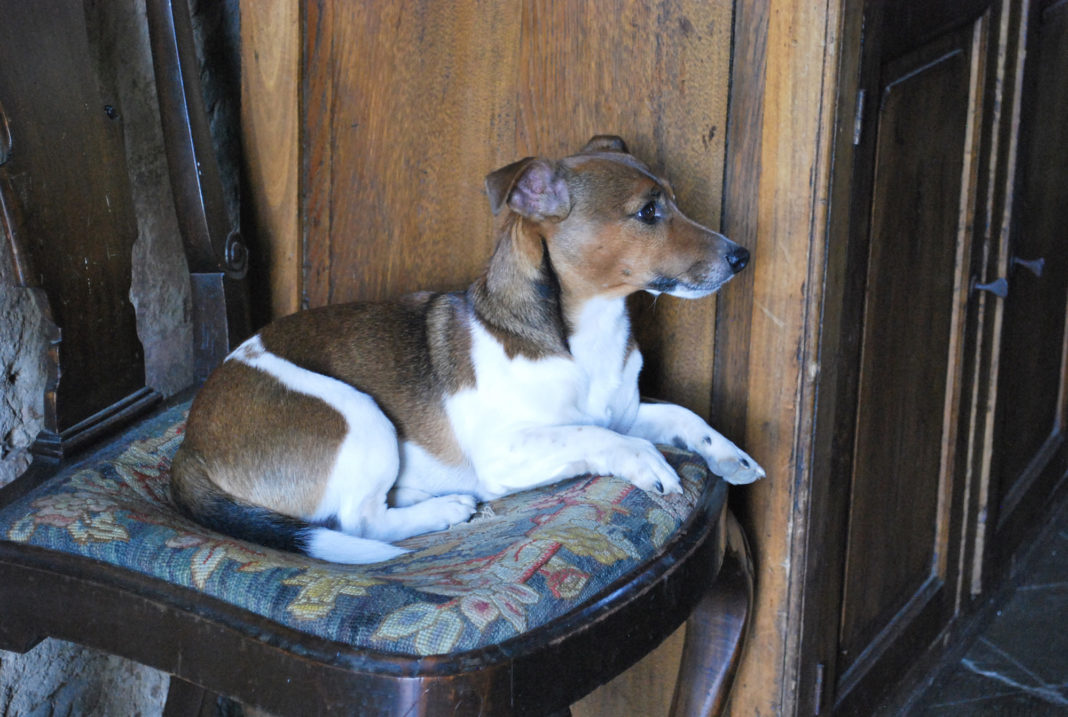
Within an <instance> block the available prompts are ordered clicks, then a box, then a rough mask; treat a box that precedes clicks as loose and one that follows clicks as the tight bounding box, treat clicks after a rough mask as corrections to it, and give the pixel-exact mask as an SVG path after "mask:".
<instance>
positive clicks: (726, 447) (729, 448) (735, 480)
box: [698, 434, 765, 485]
mask: <svg viewBox="0 0 1068 717" xmlns="http://www.w3.org/2000/svg"><path fill="white" fill-rule="evenodd" d="M698 451H699V452H700V453H701V456H702V457H703V458H704V459H705V462H706V463H708V468H709V470H711V471H712V472H713V473H715V474H716V475H718V476H720V477H721V478H723V480H725V481H727V482H728V483H730V484H732V485H744V484H746V483H752V482H753V481H755V480H759V479H761V478H763V477H764V475H765V473H764V469H763V468H761V467H760V464H759V463H757V462H756V461H754V460H753V459H752V458H751V457H750V456H749V454H747V453H746V452H745V451H743V450H742V449H741V448H739V447H738V446H736V445H734V444H733V443H732V442H731V441H729V440H727V439H726V438H724V437H723V436H721V435H719V434H715V435H710V436H708V437H707V438H705V439H704V440H703V441H702V442H701V445H700V446H699V447H698Z"/></svg>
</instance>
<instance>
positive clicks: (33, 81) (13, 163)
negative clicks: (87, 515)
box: [0, 0, 144, 440]
mask: <svg viewBox="0 0 1068 717" xmlns="http://www.w3.org/2000/svg"><path fill="white" fill-rule="evenodd" d="M97 65H98V62H97V57H96V55H95V54H94V48H93V47H91V45H90V41H89V29H88V27H87V17H86V9H85V8H83V7H82V5H81V4H80V3H74V4H72V3H66V2H54V1H53V2H34V3H23V2H17V1H11V0H5V2H3V4H2V5H0V105H2V106H3V108H4V113H5V115H6V119H7V122H8V126H9V128H10V137H11V143H10V144H11V148H12V150H11V153H10V157H9V159H8V161H7V162H6V163H5V164H4V165H3V169H2V170H0V172H2V173H3V175H4V177H3V179H4V180H5V182H10V188H11V190H12V195H13V196H9V197H5V199H4V201H5V202H9V201H10V202H11V203H12V204H13V205H17V209H18V212H17V214H18V216H19V218H20V224H19V226H17V227H14V233H15V237H14V239H16V240H19V241H20V244H21V247H20V253H23V254H24V255H25V256H24V257H23V258H25V257H32V266H33V274H32V275H30V276H24V277H22V278H23V279H24V280H25V281H26V282H27V283H28V284H29V285H31V286H34V287H40V288H42V289H44V291H45V294H46V295H47V297H48V303H49V306H50V308H51V312H52V317H51V318H52V319H53V321H54V322H55V324H56V325H57V326H59V328H60V330H61V332H62V337H61V339H60V340H59V341H57V342H56V343H57V344H58V346H57V347H56V348H57V349H58V361H56V360H55V359H56V358H57V357H56V356H55V355H53V357H52V360H53V361H54V362H55V365H54V367H53V371H55V372H57V375H56V378H57V379H58V385H56V386H53V387H50V390H49V392H48V395H47V396H46V406H45V413H46V417H45V428H46V431H48V432H50V433H54V434H57V436H56V440H58V434H62V433H64V432H66V431H67V430H68V429H71V428H72V427H75V426H77V425H78V424H80V423H82V422H83V421H84V420H85V419H88V418H90V417H92V416H93V415H94V414H97V413H98V412H101V411H103V410H104V409H106V408H108V407H109V406H112V405H114V404H117V403H118V402H120V401H122V400H123V399H125V398H126V397H127V396H130V395H132V394H134V393H135V392H137V391H139V390H140V389H143V387H144V352H143V350H142V348H141V342H140V340H139V339H138V337H137V331H136V319H135V315H134V308H133V305H132V304H131V303H130V299H129V291H130V281H131V273H132V258H131V251H132V247H133V244H134V241H135V240H136V239H137V232H138V229H137V223H136V219H135V217H134V210H133V203H132V202H133V200H132V197H131V193H130V184H129V177H128V172H127V167H126V153H125V146H124V142H123V126H122V125H123V116H122V108H121V106H119V103H118V98H116V97H113V96H103V92H104V91H105V88H103V87H102V86H101V82H100V81H99V77H98V75H97V72H96V71H97ZM51 388H54V389H55V390H54V392H53V391H52V390H51Z"/></svg>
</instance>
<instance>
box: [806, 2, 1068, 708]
mask: <svg viewBox="0 0 1068 717" xmlns="http://www.w3.org/2000/svg"><path fill="white" fill-rule="evenodd" d="M1043 5H1045V7H1043ZM1064 6H1065V5H1064V3H1060V4H1053V3H1044V4H1043V3H1040V4H1038V6H1037V7H1031V8H1029V7H1028V3H1026V2H1023V3H1020V2H1005V3H1002V2H982V1H980V2H956V1H947V2H940V3H936V2H931V3H910V4H908V5H907V6H902V7H898V6H894V7H890V4H888V3H881V2H874V1H872V2H868V3H866V4H865V5H864V7H863V9H862V10H858V11H857V14H856V16H854V17H853V18H852V23H853V25H852V28H853V30H854V31H855V32H858V33H862V36H861V37H860V42H859V50H858V51H857V54H856V57H857V59H858V60H859V64H858V66H857V68H856V69H857V77H858V80H857V86H856V94H855V97H856V99H855V104H854V106H853V107H852V108H849V107H848V106H845V107H841V108H840V109H839V119H838V123H837V129H838V132H839V133H840V137H839V142H840V143H843V142H845V143H848V149H847V151H846V153H845V155H846V156H847V157H849V162H848V165H847V163H846V162H842V163H839V164H838V165H837V166H836V168H835V172H836V173H839V175H840V176H839V177H838V180H837V181H838V182H839V186H844V187H846V189H845V190H843V191H842V194H841V196H842V197H848V203H846V204H840V205H838V206H837V207H832V210H831V211H832V222H834V221H836V222H837V225H836V226H837V228H836V229H832V237H837V238H838V239H840V240H841V242H842V245H841V248H840V249H839V251H838V252H837V253H836V254H834V255H832V262H835V261H837V262H838V264H837V270H838V271H839V272H840V273H839V274H837V277H838V280H839V282H840V283H839V284H837V285H836V286H834V287H832V288H831V289H830V290H829V296H831V297H832V300H833V301H836V302H841V303H840V304H839V305H838V306H837V307H836V311H833V312H830V314H829V315H830V316H832V317H833V318H834V319H836V320H837V323H836V324H825V325H824V326H823V329H824V331H825V335H824V336H823V339H824V346H825V351H826V350H830V352H831V353H829V354H828V353H825V354H824V358H823V361H824V364H825V366H827V367H828V368H829V369H830V370H829V371H827V372H826V374H825V375H826V376H827V377H833V378H834V379H835V381H834V383H833V385H827V384H825V385H824V386H823V387H822V395H823V396H825V397H826V399H827V400H828V401H829V402H830V403H831V404H832V406H833V410H825V411H823V412H822V418H823V420H822V421H819V422H817V425H816V429H815V430H816V432H817V444H818V445H821V446H822V447H823V450H824V451H826V453H825V454H824V456H823V457H822V459H821V460H822V462H821V463H819V465H820V466H822V467H823V468H824V469H825V470H826V471H827V473H826V475H825V476H820V475H819V474H818V473H817V474H816V475H814V477H813V483H814V486H813V491H814V493H815V494H817V495H818V497H819V500H817V501H816V503H815V504H816V505H817V506H818V507H819V508H821V509H822V510H826V511H827V514H826V515H824V516H820V517H819V518H814V521H815V522H814V525H815V526H816V527H817V528H818V529H817V530H815V531H813V533H812V534H811V539H810V543H809V554H808V556H807V557H808V560H809V563H808V564H809V565H814V566H815V567H813V568H812V569H811V570H810V573H809V574H808V575H806V576H805V584H806V586H807V589H806V594H807V595H809V596H811V598H812V599H813V600H812V603H811V607H810V608H809V610H808V612H807V614H806V616H805V620H806V621H807V622H806V626H807V627H808V630H807V631H806V632H807V635H806V636H805V638H804V640H805V641H804V643H803V647H802V650H801V657H800V659H801V661H802V667H801V672H802V675H803V682H802V688H801V692H802V699H801V700H800V701H799V712H800V713H802V714H804V713H807V712H808V711H810V710H811V711H813V712H821V713H822V712H829V711H832V710H833V711H835V712H836V713H843V714H869V713H871V712H872V711H874V710H876V709H877V708H878V706H879V704H880V699H881V698H883V697H884V696H885V694H886V693H887V691H888V688H890V687H891V686H894V685H896V684H898V683H899V681H900V680H902V679H903V678H904V677H906V675H907V671H908V669H909V668H910V667H911V666H912V665H913V664H915V663H916V661H917V660H918V659H919V658H921V657H922V656H923V655H924V654H925V653H927V651H928V649H929V648H930V647H931V646H932V645H934V644H935V643H936V641H937V640H938V639H939V638H942V637H945V636H952V634H953V630H954V627H955V626H956V625H957V624H958V623H959V622H961V620H962V618H965V617H966V616H967V614H968V608H969V606H970V604H971V601H972V598H973V597H974V596H976V595H980V594H982V590H983V587H984V580H983V575H982V569H983V566H987V569H988V571H990V573H991V575H992V576H993V577H994V578H995V579H994V580H993V582H996V577H997V576H1001V575H1003V574H1004V570H1005V566H1004V561H1005V559H1006V556H1008V555H1010V554H1011V553H1012V551H1013V550H1014V549H1015V548H1016V547H1018V545H1019V542H1020V539H1021V536H1022V533H1023V532H1024V527H1025V525H1027V524H1028V523H1029V522H1033V521H1034V520H1035V519H1036V517H1039V516H1040V514H1041V507H1042V504H1043V502H1044V501H1045V500H1047V499H1048V497H1049V496H1050V493H1051V490H1052V489H1053V488H1054V485H1055V484H1056V483H1057V482H1058V481H1060V480H1061V479H1062V478H1063V476H1064V472H1065V467H1064V450H1063V423H1064V412H1065V401H1064V398H1063V396H1064V376H1065V369H1064V324H1065V298H1066V292H1065V287H1066V281H1065V273H1064V272H1065V269H1064V265H1063V262H1064V260H1063V259H1062V258H1061V255H1063V254H1065V243H1064V234H1063V229H1060V233H1059V234H1058V228H1063V226H1065V222H1066V220H1068V216H1066V211H1065V207H1068V196H1065V189H1064V187H1065V186H1068V174H1066V170H1065V167H1068V153H1066V150H1065V147H1066V146H1068V135H1066V134H1065V132H1066V130H1065V128H1066V127H1068V125H1066V124H1065V122H1064V121H1063V118H1064V117H1065V116H1068V114H1066V112H1068V105H1066V104H1065V99H1064V97H1065V87H1066V77H1068V75H1066V68H1068V62H1066V59H1068V56H1066V55H1065V54H1064V49H1063V48H1064V47H1065V40H1066V38H1065V35H1064V27H1063V25H1064V19H1063V17H1061V16H1062V15H1063V14H1064V13H1063V8H1064ZM1058 23H1059V24H1058ZM861 28H863V29H862V30H861ZM1058 33H1059V36H1058ZM1029 46H1030V48H1031V49H1028V48H1029ZM1025 57H1027V58H1028V60H1027V63H1028V64H1027V66H1026V67H1025V66H1024V64H1023V63H1024V58H1025ZM1021 78H1024V79H1023V80H1022V82H1021ZM849 109H852V110H853V111H852V112H849V111H848V110H849ZM1058 113H1059V114H1058ZM1056 118H1061V119H1060V120H1058V119H1056ZM832 226H835V225H832ZM834 232H837V234H834ZM832 241H833V238H832ZM1014 258H1015V259H1023V260H1035V261H1026V263H1022V262H1021V261H1018V260H1017V261H1014ZM1039 258H1042V259H1044V262H1038V261H1037V260H1038V259H1039ZM1040 265H1041V274H1042V276H1041V277H1039V276H1036V272H1038V271H1039V270H1040ZM835 269H836V267H835V266H834V265H832V267H831V273H830V274H829V275H828V281H835V277H836V275H835V273H834V272H835ZM817 470H818V469H817ZM824 479H825V480H826V485H821V484H820V481H821V480H824Z"/></svg>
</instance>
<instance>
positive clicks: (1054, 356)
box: [973, 0, 1068, 590]
mask: <svg viewBox="0 0 1068 717" xmlns="http://www.w3.org/2000/svg"><path fill="white" fill-rule="evenodd" d="M1033 5H1034V6H1033V7H1032V10H1031V32H1030V37H1029V41H1028V52H1027V58H1028V59H1027V66H1026V69H1025V80H1024V98H1023V103H1022V112H1021V117H1020V142H1019V160H1018V161H1019V164H1018V173H1017V186H1016V202H1015V207H1014V211H1013V223H1012V226H1013V231H1012V234H1011V238H1010V241H1009V242H1008V243H1007V245H1005V246H1004V247H1002V251H1001V256H1000V258H999V262H998V266H997V267H996V271H992V272H991V273H990V276H991V277H994V276H1000V277H1004V278H1006V279H1008V295H1007V296H1006V298H1005V301H1004V307H1003V310H1004V314H1003V316H995V320H997V319H1000V320H1001V324H1002V325H1001V332H1002V334H1001V342H1000V354H999V355H998V361H997V363H996V365H995V370H996V374H995V375H996V377H997V392H996V395H995V398H994V400H996V417H995V426H996V428H995V433H994V436H995V441H994V443H993V451H994V453H993V460H992V461H991V468H992V470H991V477H990V489H989V505H988V514H987V520H986V522H985V526H986V553H987V556H988V558H990V559H991V560H992V561H993V564H989V563H988V566H989V567H991V568H994V569H997V568H998V567H1000V564H1001V563H1003V562H1004V561H1005V560H1006V559H1007V558H1008V556H1009V555H1011V553H1012V551H1013V550H1014V549H1015V548H1016V547H1017V546H1018V545H1019V542H1020V540H1021V538H1022V537H1023V536H1024V535H1026V534H1027V532H1028V528H1029V527H1032V526H1034V525H1035V524H1036V523H1038V522H1040V520H1039V519H1040V517H1041V514H1042V512H1043V510H1044V509H1045V508H1046V507H1047V506H1048V505H1050V504H1051V502H1052V498H1053V495H1054V493H1055V491H1056V489H1057V487H1058V486H1059V485H1062V484H1063V483H1064V477H1065V471H1066V458H1065V455H1066V450H1065V440H1064V439H1065V435H1064V432H1065V425H1064V424H1065V373H1066V369H1065V363H1066V358H1065V356H1066V353H1068V350H1066V348H1065V322H1066V313H1068V312H1066V307H1065V302H1066V295H1068V234H1066V233H1065V232H1066V230H1065V227H1068V3H1065V2H1055V1H1053V0H1046V2H1039V3H1034V4H1033ZM979 537H980V539H982V538H983V537H984V536H983V535H982V533H981V534H980V536H979ZM981 585H982V583H981V581H980V580H979V579H976V580H975V581H973V588H974V589H976V590H978V589H979V588H980V587H981Z"/></svg>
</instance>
